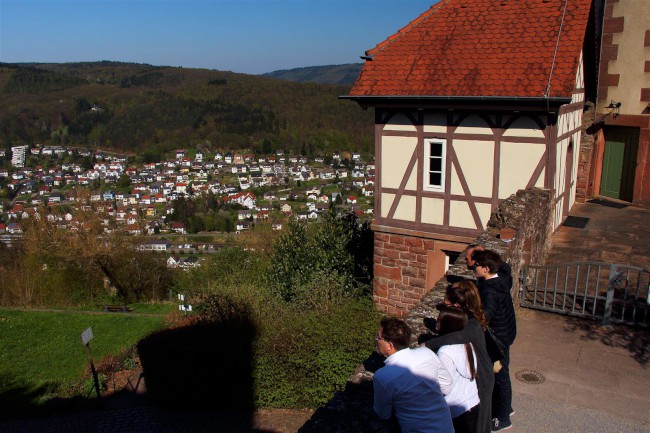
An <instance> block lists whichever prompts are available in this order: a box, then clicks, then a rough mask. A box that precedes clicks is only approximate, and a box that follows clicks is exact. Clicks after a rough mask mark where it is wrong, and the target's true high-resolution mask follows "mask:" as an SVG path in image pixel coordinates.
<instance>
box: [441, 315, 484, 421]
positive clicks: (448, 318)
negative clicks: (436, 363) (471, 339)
mask: <svg viewBox="0 0 650 433" xmlns="http://www.w3.org/2000/svg"><path fill="white" fill-rule="evenodd" d="M438 308H439V310H440V314H439V315H438V320H437V322H436V330H437V331H438V334H439V335H444V334H447V333H450V332H458V331H462V330H463V329H464V328H465V326H467V321H468V317H467V313H466V312H465V311H464V310H463V309H461V308H458V307H454V306H450V305H440V306H439V307H438ZM438 357H439V359H440V361H441V362H442V364H443V365H444V366H445V368H446V369H447V370H448V371H449V372H450V373H451V377H452V381H453V387H452V389H451V392H449V393H447V394H445V400H446V401H447V404H448V405H449V410H450V412H451V418H452V421H453V423H454V430H455V432H456V433H474V432H475V430H476V422H477V415H478V412H479V403H480V400H479V396H478V388H477V386H476V371H477V363H476V352H475V351H474V348H473V347H472V343H464V344H450V345H446V346H442V347H441V348H440V349H438Z"/></svg>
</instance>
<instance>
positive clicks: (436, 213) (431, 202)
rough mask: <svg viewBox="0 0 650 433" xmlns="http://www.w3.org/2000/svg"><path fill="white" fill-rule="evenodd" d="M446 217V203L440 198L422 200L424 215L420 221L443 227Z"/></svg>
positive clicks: (424, 198)
mask: <svg viewBox="0 0 650 433" xmlns="http://www.w3.org/2000/svg"><path fill="white" fill-rule="evenodd" d="M444 216H445V201H444V200H443V199H440V198H430V197H423V198H422V215H421V216H420V220H421V221H422V222H423V223H426V224H437V225H442V223H443V222H444Z"/></svg>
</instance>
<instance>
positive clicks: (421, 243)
mask: <svg viewBox="0 0 650 433" xmlns="http://www.w3.org/2000/svg"><path fill="white" fill-rule="evenodd" d="M433 249H434V242H433V241H430V240H426V239H421V238H413V237H409V236H403V235H397V234H385V233H375V254H374V256H375V260H379V262H376V263H375V266H374V276H375V282H374V292H373V298H374V301H375V305H377V307H378V308H379V309H380V310H381V311H383V312H386V313H387V314H390V315H394V316H402V315H404V314H405V312H406V311H409V310H410V309H411V308H413V307H414V306H415V305H416V304H417V303H418V302H420V299H422V296H424V294H425V293H426V292H427V289H426V287H425V286H426V280H427V253H428V251H429V250H433Z"/></svg>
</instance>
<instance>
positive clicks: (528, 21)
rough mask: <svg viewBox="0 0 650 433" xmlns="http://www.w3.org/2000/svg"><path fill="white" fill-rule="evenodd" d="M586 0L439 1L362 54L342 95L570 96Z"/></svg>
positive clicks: (588, 2) (585, 17) (583, 31)
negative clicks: (350, 85) (358, 67)
mask: <svg viewBox="0 0 650 433" xmlns="http://www.w3.org/2000/svg"><path fill="white" fill-rule="evenodd" d="M590 3H591V0H442V1H440V2H439V3H437V4H435V5H433V6H432V7H431V8H430V9H429V10H427V11H426V12H424V13H423V14H422V15H420V16H419V17H418V18H416V19H415V20H413V21H412V22H411V23H409V24H408V25H407V26H406V27H404V28H403V29H401V30H399V31H398V32H397V33H396V34H394V35H393V36H391V37H389V38H388V39H387V40H386V41H384V42H382V43H380V44H379V45H377V46H376V47H375V48H373V49H372V50H369V51H368V52H367V53H366V54H367V55H368V56H373V60H367V61H366V63H365V65H364V66H363V70H362V71H361V74H360V75H359V77H358V79H357V81H356V83H355V84H354V86H353V88H352V90H351V91H350V96H351V97H355V96H362V97H363V96H496V97H545V96H546V97H570V96H571V92H572V90H573V87H574V84H575V76H576V72H577V67H578V61H579V55H580V52H581V50H582V44H583V39H584V36H585V29H586V25H587V20H588V16H589V7H590ZM565 9H566V10H565ZM556 46H557V53H556ZM551 71H552V72H551ZM549 80H550V86H549Z"/></svg>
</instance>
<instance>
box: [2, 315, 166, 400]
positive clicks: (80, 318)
mask: <svg viewBox="0 0 650 433" xmlns="http://www.w3.org/2000/svg"><path fill="white" fill-rule="evenodd" d="M147 313H149V311H147ZM163 324H164V316H163V315H160V314H158V315H144V314H138V313H135V312H132V313H127V314H123V313H99V314H96V313H92V314H89V313H87V312H79V311H72V310H71V311H65V312H61V311H56V312H49V311H28V310H8V309H0V339H1V341H2V344H0V401H2V400H5V398H3V397H8V396H10V395H12V393H14V392H15V390H16V389H22V390H23V391H24V392H27V391H30V390H31V391H34V390H37V389H40V390H41V391H39V392H36V393H35V394H36V395H33V397H34V400H35V401H34V402H38V400H39V399H41V398H43V397H47V396H44V395H42V394H43V393H56V394H59V393H61V394H64V395H65V394H66V390H67V389H68V388H69V387H70V386H71V385H73V384H75V383H78V382H80V381H81V380H82V378H83V373H84V370H85V369H86V367H87V366H88V357H87V353H86V349H85V348H84V346H83V344H82V342H81V333H82V332H83V331H84V330H85V329H86V328H88V327H91V328H92V332H93V335H94V339H93V340H92V341H91V343H90V345H91V349H92V353H93V358H94V359H95V361H96V362H97V361H98V360H101V359H102V358H103V357H105V356H106V355H108V354H114V355H117V354H119V353H121V352H123V351H126V350H128V348H130V347H131V346H132V345H133V344H135V343H136V342H137V341H138V340H140V339H141V338H142V337H144V336H145V335H147V334H149V333H150V332H152V331H155V330H158V329H160V328H162V326H163ZM50 397H51V396H50Z"/></svg>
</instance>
